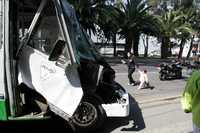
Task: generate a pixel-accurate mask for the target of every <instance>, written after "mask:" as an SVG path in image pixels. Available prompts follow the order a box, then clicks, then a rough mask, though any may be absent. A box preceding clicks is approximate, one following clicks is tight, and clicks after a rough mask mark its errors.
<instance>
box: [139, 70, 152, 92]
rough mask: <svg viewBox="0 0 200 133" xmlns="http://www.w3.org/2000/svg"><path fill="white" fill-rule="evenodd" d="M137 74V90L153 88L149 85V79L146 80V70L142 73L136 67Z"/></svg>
mask: <svg viewBox="0 0 200 133" xmlns="http://www.w3.org/2000/svg"><path fill="white" fill-rule="evenodd" d="M137 69H138V72H139V74H140V79H139V80H140V84H139V87H138V89H139V90H140V89H142V88H150V89H153V88H154V87H153V86H151V85H150V83H149V79H148V75H147V70H146V69H145V70H144V71H141V70H140V69H139V66H138V68H137Z"/></svg>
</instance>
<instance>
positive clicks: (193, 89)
mask: <svg viewBox="0 0 200 133" xmlns="http://www.w3.org/2000/svg"><path fill="white" fill-rule="evenodd" d="M181 104H182V108H183V110H184V112H185V113H190V112H192V122H193V133H200V71H196V72H194V73H193V74H192V76H191V77H190V78H189V80H188V82H187V84H186V86H185V90H184V92H183V94H182V97H181Z"/></svg>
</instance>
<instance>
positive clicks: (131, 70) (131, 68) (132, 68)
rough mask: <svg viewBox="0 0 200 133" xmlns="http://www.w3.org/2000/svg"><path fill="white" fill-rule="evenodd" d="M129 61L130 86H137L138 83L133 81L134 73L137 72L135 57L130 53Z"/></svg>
mask: <svg viewBox="0 0 200 133" xmlns="http://www.w3.org/2000/svg"><path fill="white" fill-rule="evenodd" d="M128 56H129V59H128V63H127V65H128V79H129V83H128V85H135V84H136V81H135V80H133V73H134V72H135V60H134V55H133V54H130V53H128Z"/></svg>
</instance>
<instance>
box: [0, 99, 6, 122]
mask: <svg viewBox="0 0 200 133" xmlns="http://www.w3.org/2000/svg"><path fill="white" fill-rule="evenodd" d="M0 120H7V112H6V101H5V100H0Z"/></svg>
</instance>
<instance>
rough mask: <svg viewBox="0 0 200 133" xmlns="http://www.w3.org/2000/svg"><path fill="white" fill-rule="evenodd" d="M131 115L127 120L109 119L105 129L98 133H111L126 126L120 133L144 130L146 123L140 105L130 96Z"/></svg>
mask: <svg viewBox="0 0 200 133" xmlns="http://www.w3.org/2000/svg"><path fill="white" fill-rule="evenodd" d="M129 100H130V115H129V116H128V117H126V118H109V119H108V120H107V122H106V123H105V124H104V128H103V129H102V130H101V132H98V133H110V132H112V131H113V130H115V129H117V128H119V127H121V126H125V127H124V128H122V129H121V130H120V131H140V130H142V129H144V128H145V127H146V126H145V123H144V119H143V115H142V112H141V109H140V107H139V105H138V103H137V102H136V101H135V99H134V98H133V97H132V96H131V95H129Z"/></svg>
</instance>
